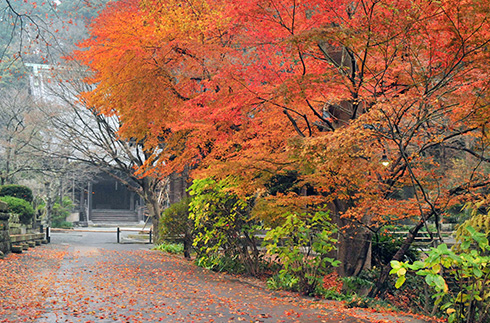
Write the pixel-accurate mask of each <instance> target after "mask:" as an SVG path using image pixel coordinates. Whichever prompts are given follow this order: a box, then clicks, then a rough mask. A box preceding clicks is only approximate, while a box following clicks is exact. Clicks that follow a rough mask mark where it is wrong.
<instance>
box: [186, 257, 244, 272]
mask: <svg viewBox="0 0 490 323" xmlns="http://www.w3.org/2000/svg"><path fill="white" fill-rule="evenodd" d="M196 264H197V265H198V266H199V267H203V268H206V269H209V270H213V271H216V272H226V273H230V274H245V273H247V271H246V268H245V266H244V264H243V263H242V262H241V261H240V260H239V257H238V256H237V255H235V256H234V257H230V256H228V255H219V254H206V255H202V256H200V257H198V258H197V259H196Z"/></svg>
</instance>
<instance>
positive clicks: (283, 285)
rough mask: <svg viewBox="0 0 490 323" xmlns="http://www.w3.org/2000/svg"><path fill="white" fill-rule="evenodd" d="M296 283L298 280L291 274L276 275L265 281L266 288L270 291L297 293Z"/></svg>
mask: <svg viewBox="0 0 490 323" xmlns="http://www.w3.org/2000/svg"><path fill="white" fill-rule="evenodd" d="M298 282H299V280H298V278H297V277H295V276H293V275H291V274H288V273H284V274H276V275H274V276H272V277H271V278H269V279H268V280H267V287H268V288H269V289H272V290H279V289H282V290H290V291H298V288H299V284H298Z"/></svg>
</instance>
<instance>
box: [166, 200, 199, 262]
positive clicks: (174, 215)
mask: <svg viewBox="0 0 490 323" xmlns="http://www.w3.org/2000/svg"><path fill="white" fill-rule="evenodd" d="M190 201H191V199H190V198H189V197H185V198H183V199H182V200H181V201H180V202H178V203H174V204H172V205H171V206H170V207H169V208H167V209H166V210H165V211H164V212H163V213H162V216H161V217H160V226H159V227H160V235H159V237H160V239H161V240H162V242H163V241H175V242H183V243H184V244H183V245H184V250H183V251H184V254H185V256H186V257H188V258H190V246H191V244H192V241H193V239H194V223H193V221H192V220H191V219H190V218H189V203H190Z"/></svg>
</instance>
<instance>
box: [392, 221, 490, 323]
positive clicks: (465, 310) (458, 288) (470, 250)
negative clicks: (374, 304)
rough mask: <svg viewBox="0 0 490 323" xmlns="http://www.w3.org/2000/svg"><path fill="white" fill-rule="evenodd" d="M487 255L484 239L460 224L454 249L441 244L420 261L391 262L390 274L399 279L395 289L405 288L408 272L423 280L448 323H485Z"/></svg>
mask: <svg viewBox="0 0 490 323" xmlns="http://www.w3.org/2000/svg"><path fill="white" fill-rule="evenodd" d="M489 255H490V245H489V242H488V238H487V235H486V234H485V233H482V232H478V231H476V230H475V229H474V228H473V227H471V226H469V225H468V226H467V225H465V224H463V226H462V228H461V230H458V236H457V244H456V245H455V247H454V248H453V249H449V248H448V247H447V245H446V244H444V243H443V244H441V245H439V246H438V247H437V248H431V250H430V251H429V252H428V256H427V258H426V259H424V260H423V261H415V262H414V263H413V264H410V263H408V262H398V261H392V262H391V266H392V268H393V269H392V270H391V272H390V273H391V274H396V275H397V276H398V280H397V282H396V285H395V286H396V287H400V286H401V285H402V284H404V282H405V280H406V274H407V272H408V271H415V273H416V274H417V275H420V276H423V277H425V282H426V283H427V285H428V286H430V287H431V288H433V289H434V290H435V291H436V293H435V294H434V295H433V296H432V297H433V298H435V299H436V302H435V304H436V305H440V308H441V310H442V311H444V313H445V314H446V315H447V317H448V321H449V322H450V323H453V322H458V323H463V322H472V323H484V322H489V320H490V310H489V309H490V256H489ZM441 304H442V305H441Z"/></svg>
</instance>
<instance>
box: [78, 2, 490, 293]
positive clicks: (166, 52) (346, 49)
mask: <svg viewBox="0 0 490 323" xmlns="http://www.w3.org/2000/svg"><path fill="white" fill-rule="evenodd" d="M488 7H489V4H487V3H484V2H480V1H472V0H470V1H462V0H448V1H441V2H430V1H424V0H399V1H387V0H386V1H385V0H369V1H351V0H349V1H347V0H335V1H316V0H306V1H297V0H270V1H255V0H247V1H219V0H209V1H178V0H173V1H158V0H140V1H138V0H125V1H119V2H116V3H113V4H111V5H110V7H108V9H106V10H105V11H104V12H103V13H102V14H101V16H100V17H99V18H98V19H97V20H96V21H95V22H94V24H93V25H92V37H91V38H90V39H89V40H87V41H85V42H84V43H82V44H81V46H82V50H80V51H78V52H76V55H75V56H76V58H77V59H80V60H81V61H82V62H84V63H85V64H87V65H88V66H89V67H90V68H91V69H92V70H93V71H94V75H93V77H92V78H91V79H89V81H90V82H92V83H94V84H96V85H97V86H96V88H95V90H94V91H92V92H89V93H85V94H84V99H85V100H87V101H88V102H90V104H91V105H93V106H95V107H97V108H98V109H100V111H101V113H106V114H112V113H116V114H117V115H118V116H119V117H120V118H121V120H122V122H123V127H122V129H121V135H122V136H126V137H127V138H139V139H143V138H144V139H145V143H146V144H147V145H148V147H150V146H153V147H154V146H160V147H161V150H160V151H159V153H158V154H157V155H155V157H154V158H155V159H158V162H159V164H158V165H159V166H158V167H156V168H154V169H152V170H153V171H156V172H160V174H162V175H164V174H168V173H170V172H172V171H175V170H179V169H182V166H183V165H189V164H192V165H195V166H196V171H195V172H194V176H210V177H215V178H223V177H227V176H232V177H235V178H236V182H237V183H238V184H237V187H236V188H235V191H236V192H238V193H240V194H244V195H245V194H256V195H257V196H258V197H259V198H258V200H259V201H260V202H259V204H261V205H262V207H261V208H260V210H264V209H266V210H267V209H269V213H268V214H269V216H272V215H271V214H272V213H273V212H272V211H271V207H272V206H274V209H276V210H279V209H284V208H286V209H290V210H294V209H298V210H300V209H302V210H304V209H306V208H308V207H311V206H315V207H317V206H319V205H324V206H326V207H327V208H329V209H330V210H331V211H332V214H333V216H334V217H333V218H334V219H335V221H336V222H337V223H338V224H339V225H340V226H341V227H343V228H344V230H343V231H342V232H343V234H342V235H341V236H340V243H339V250H338V258H339V259H340V260H341V261H342V263H343V264H342V266H341V268H340V269H339V272H340V273H341V274H342V275H356V274H358V273H359V272H360V271H361V270H362V269H363V268H364V267H365V265H366V264H365V263H366V261H367V259H368V251H369V246H370V241H371V235H372V234H373V233H376V232H378V230H379V229H380V228H381V227H382V226H383V225H385V224H387V223H388V224H390V223H397V221H399V220H402V219H409V218H410V219H413V223H414V227H413V228H412V230H411V231H410V233H409V234H408V235H407V237H406V241H405V244H404V245H403V247H402V248H401V249H400V251H399V252H398V253H397V254H396V255H395V259H400V258H401V257H402V256H403V254H404V253H405V252H406V250H407V248H408V247H409V246H410V244H411V242H412V241H413V240H414V237H415V236H416V234H417V232H418V231H419V230H420V229H421V228H422V227H423V226H424V225H426V223H427V221H429V220H431V221H435V222H436V223H440V221H441V219H442V217H443V216H444V214H445V212H446V211H447V210H448V209H449V208H450V207H451V206H453V205H455V204H456V203H459V202H460V201H461V200H468V199H472V198H475V197H477V196H478V194H479V193H481V192H482V189H483V188H485V187H486V186H487V185H488V184H489V178H488V175H487V172H486V167H487V163H488V161H489V160H490V159H489V158H488V154H487V148H486V147H487V144H488V138H487V132H486V125H487V122H488V120H489V115H488V84H489V80H490V78H489V75H488V72H487V68H486V65H487V64H488V62H489V57H488V55H489V53H488V49H487V47H488V42H489V41H490V34H489V30H490V28H489V27H490V26H489V21H488V19H489V12H490V10H489V9H490V8H488ZM381 161H387V162H388V166H386V167H384V166H381ZM146 170H147V169H144V171H146ZM287 174H295V175H294V180H293V181H292V184H291V187H290V188H289V189H288V190H285V191H282V192H277V193H276V194H270V191H269V190H268V188H270V183H271V181H273V180H274V178H275V176H276V177H277V176H278V175H287ZM264 205H265V206H264ZM260 210H259V211H260ZM259 211H258V212H257V216H264V215H263V214H264V212H259ZM265 214H267V212H266V213H265ZM264 218H265V219H266V218H267V215H265V216H264ZM385 273H386V272H385ZM379 286H380V285H379ZM379 286H378V287H379Z"/></svg>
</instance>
